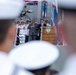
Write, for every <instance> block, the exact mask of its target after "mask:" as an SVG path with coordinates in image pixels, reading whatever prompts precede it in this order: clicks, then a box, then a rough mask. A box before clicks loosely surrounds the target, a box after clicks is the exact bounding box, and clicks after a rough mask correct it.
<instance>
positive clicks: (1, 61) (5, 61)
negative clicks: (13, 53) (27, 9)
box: [0, 0, 31, 75]
mask: <svg viewBox="0 0 76 75" xmlns="http://www.w3.org/2000/svg"><path fill="white" fill-rule="evenodd" d="M23 7H24V1H23V0H0V20H3V19H4V20H7V19H15V18H16V17H18V16H19V14H20V13H21V11H22V8H23ZM1 51H2V50H0V75H15V74H16V75H29V74H28V73H27V72H22V71H23V70H22V71H19V74H17V73H16V72H15V71H16V70H15V69H16V66H15V65H14V64H13V63H12V62H11V61H10V60H9V58H8V54H7V53H5V52H1ZM30 75H31V74H30Z"/></svg>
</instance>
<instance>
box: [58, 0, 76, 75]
mask: <svg viewBox="0 0 76 75" xmlns="http://www.w3.org/2000/svg"><path fill="white" fill-rule="evenodd" d="M58 7H59V8H61V9H63V10H64V11H68V10H70V11H71V12H72V11H73V10H75V11H76V0H58ZM70 11H69V13H70ZM73 12H74V11H73ZM63 16H64V15H63ZM60 75H76V54H72V55H71V56H69V57H68V58H67V61H66V63H65V65H64V68H63V71H62V72H61V73H60Z"/></svg>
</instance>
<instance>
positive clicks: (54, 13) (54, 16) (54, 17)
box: [52, 0, 58, 26]
mask: <svg viewBox="0 0 76 75" xmlns="http://www.w3.org/2000/svg"><path fill="white" fill-rule="evenodd" d="M52 22H53V23H52V24H53V26H54V25H55V26H57V23H58V8H57V0H53V3H52Z"/></svg>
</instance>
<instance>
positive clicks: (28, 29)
mask: <svg viewBox="0 0 76 75" xmlns="http://www.w3.org/2000/svg"><path fill="white" fill-rule="evenodd" d="M42 26H51V24H50V21H49V20H47V19H46V20H44V19H41V20H40V23H38V22H36V21H35V19H33V20H29V19H27V20H26V21H24V20H21V21H17V23H16V28H17V38H16V45H19V44H22V43H26V42H28V41H32V40H40V39H41V27H42Z"/></svg>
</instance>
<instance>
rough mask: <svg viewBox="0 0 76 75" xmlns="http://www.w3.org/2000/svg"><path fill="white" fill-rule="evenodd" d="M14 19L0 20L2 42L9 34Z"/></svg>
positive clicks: (0, 41)
mask: <svg viewBox="0 0 76 75" xmlns="http://www.w3.org/2000/svg"><path fill="white" fill-rule="evenodd" d="M13 22H14V20H0V44H2V43H3V42H4V40H5V38H6V36H7V33H8V30H9V28H10V27H11V26H12V23H13Z"/></svg>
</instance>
